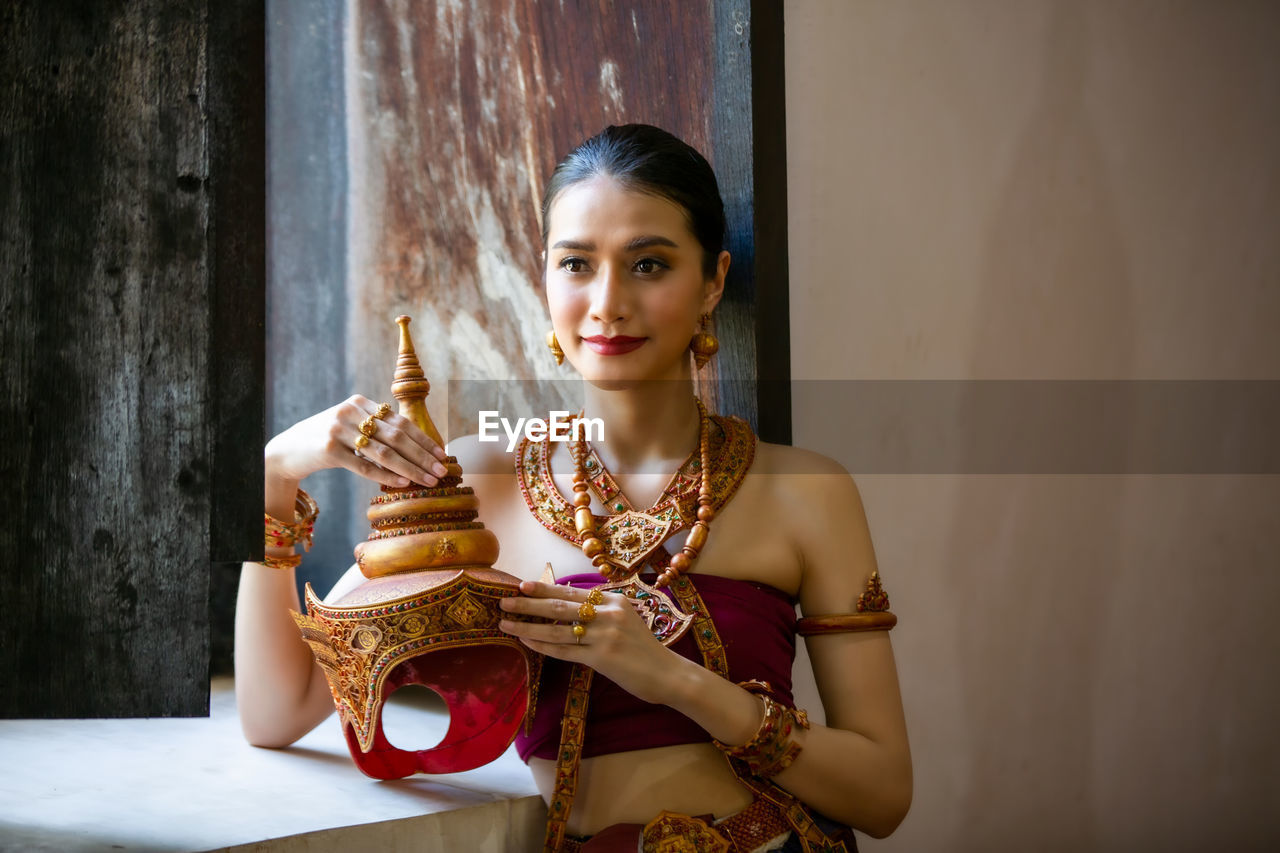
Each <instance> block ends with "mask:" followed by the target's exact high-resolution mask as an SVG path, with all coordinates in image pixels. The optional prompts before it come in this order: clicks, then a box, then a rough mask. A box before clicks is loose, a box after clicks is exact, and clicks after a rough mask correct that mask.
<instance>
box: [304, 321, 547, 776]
mask: <svg viewBox="0 0 1280 853" xmlns="http://www.w3.org/2000/svg"><path fill="white" fill-rule="evenodd" d="M396 322H397V323H399V325H400V353H399V357H398V359H397V362H396V370H395V379H394V381H393V382H392V385H391V390H392V393H393V394H395V396H396V399H397V400H398V401H399V404H400V414H402V415H404V416H405V417H407V418H409V419H410V420H412V421H413V422H414V423H415V424H417V425H418V427H419V428H421V429H422V431H423V432H425V433H426V434H427V435H428V436H430V437H431V438H432V439H434V440H435V441H436V442H437V443H440V444H443V443H444V442H443V441H442V440H441V438H440V433H439V431H438V430H436V428H435V425H434V424H433V423H432V422H431V417H430V415H428V414H427V408H426V402H425V401H426V396H427V393H428V391H429V390H430V384H429V383H428V382H427V380H426V377H425V376H424V375H423V372H422V367H421V365H420V364H419V363H418V358H417V355H416V354H415V352H414V347H413V340H412V338H411V337H410V335H409V318H408V317H405V316H401V317H398V318H397V319H396ZM445 465H446V466H447V467H448V469H449V470H448V474H447V475H446V476H445V477H443V478H441V480H440V482H439V484H438V485H436V486H433V487H430V488H428V487H425V486H421V485H414V484H411V485H409V486H407V487H405V488H391V487H388V486H383V487H382V494H380V495H378V496H377V497H375V498H374V499H373V501H372V503H371V504H370V506H369V512H368V516H369V521H370V523H371V524H372V527H373V530H372V532H371V533H370V534H369V539H368V540H367V541H365V542H361V543H360V544H359V545H357V546H356V549H355V550H356V561H357V563H358V564H359V566H360V570H361V572H362V573H363V574H364V576H365V577H366V579H367V580H365V582H364V583H363V584H361V585H360V586H359V587H357V588H356V589H354V590H352V591H351V592H349V593H347V594H346V595H344V596H342V597H341V598H339V599H338V600H337V601H334V602H330V603H325V602H322V601H320V599H319V598H318V597H317V596H316V594H315V591H314V590H312V588H311V585H310V584H308V585H307V588H306V602H307V615H305V616H304V615H302V614H299V613H295V614H293V617H294V620H295V621H296V622H297V623H298V627H299V629H301V631H302V636H303V639H305V640H306V641H307V644H308V645H310V646H311V649H312V651H313V652H314V653H315V656H316V660H317V661H318V662H319V664H320V667H321V668H322V669H323V670H324V673H325V676H326V677H327V678H328V680H329V688H330V690H331V691H332V693H333V700H334V704H335V705H336V706H337V708H338V715H339V719H340V722H341V723H342V727H343V731H344V733H345V735H346V738H347V745H348V746H349V747H350V749H351V755H352V757H353V758H354V759H355V762H356V764H357V765H358V766H359V767H360V769H361V770H362V771H364V772H365V773H366V774H368V775H370V776H373V777H374V778H378V779H399V778H401V777H404V776H408V775H410V774H412V773H419V772H420V773H452V772H455V771H459V770H469V769H471V768H474V767H479V766H480V765H482V764H486V763H488V762H490V761H492V760H493V759H495V758H497V757H498V756H499V755H501V754H502V753H503V752H504V751H505V750H506V748H507V747H508V746H509V745H510V744H511V741H512V740H513V739H514V738H515V735H516V732H517V731H518V730H519V727H520V725H521V723H522V721H523V720H524V719H525V714H526V711H527V710H528V705H529V702H530V686H531V685H532V684H536V682H537V676H538V669H539V666H540V664H541V657H540V656H538V655H537V654H535V653H533V652H531V651H529V650H528V649H527V648H526V647H525V646H524V645H523V644H521V643H520V642H519V641H518V640H517V639H515V638H514V637H512V636H510V635H509V634H505V633H503V632H502V631H500V630H499V629H498V621H499V619H501V618H503V615H504V614H503V611H501V610H500V609H499V607H498V602H499V600H500V599H502V598H505V597H509V596H514V595H518V594H519V589H518V584H519V580H518V579H517V578H515V577H513V576H511V575H509V574H507V573H505V572H501V571H498V570H495V569H494V568H492V566H493V563H494V561H495V560H496V559H497V558H498V540H497V537H495V536H494V535H493V533H492V531H490V530H487V529H485V527H484V524H482V523H481V522H479V521H477V520H476V518H477V516H478V515H479V508H478V504H477V501H476V496H475V493H474V491H473V490H472V489H470V488H469V487H466V486H463V485H462V468H461V466H459V465H458V462H457V459H456V458H454V457H452V456H451V457H448V459H447V460H446V462H445ZM409 684H419V685H422V686H425V687H427V688H430V689H431V690H433V691H435V692H436V693H438V694H439V695H440V696H441V697H442V698H443V699H444V701H445V703H446V705H447V706H448V709H449V715H450V719H449V729H448V732H447V733H446V734H445V737H444V739H443V740H442V741H441V742H440V743H439V744H438V745H436V746H435V747H432V748H430V749H422V750H416V751H410V750H405V749H400V748H399V747H396V746H394V745H392V744H391V743H390V742H389V741H388V740H387V738H386V736H385V735H384V734H383V731H382V716H381V712H382V707H383V704H384V703H385V701H386V698H387V697H388V696H390V695H391V694H392V693H393V692H395V691H396V690H397V689H398V688H400V687H403V686H405V685H409Z"/></svg>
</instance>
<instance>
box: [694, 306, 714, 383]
mask: <svg viewBox="0 0 1280 853" xmlns="http://www.w3.org/2000/svg"><path fill="white" fill-rule="evenodd" d="M701 322H702V328H701V329H699V330H698V332H697V333H696V334H695V335H694V336H693V340H691V341H689V350H690V352H692V353H693V363H694V364H696V365H698V369H699V370H701V369H702V368H703V367H705V366H706V364H707V362H708V361H710V360H711V356H713V355H715V354H716V353H717V352H719V351H720V340H719V339H718V338H717V337H716V336H715V335H713V334H711V333H710V332H708V331H707V324H708V323H710V322H711V315H710V314H703V315H702V321H701Z"/></svg>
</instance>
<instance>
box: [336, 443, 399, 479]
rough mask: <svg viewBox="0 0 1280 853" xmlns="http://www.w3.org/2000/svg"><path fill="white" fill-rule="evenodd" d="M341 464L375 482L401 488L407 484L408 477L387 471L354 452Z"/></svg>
mask: <svg viewBox="0 0 1280 853" xmlns="http://www.w3.org/2000/svg"><path fill="white" fill-rule="evenodd" d="M366 449H368V448H366ZM342 465H343V467H344V468H346V469H347V470H348V471H354V472H355V473H357V474H359V475H360V476H361V477H364V478H365V479H368V480H373V481H374V482H375V483H381V484H382V485H384V486H391V487H392V488H397V489H402V488H404V487H405V486H407V485H409V478H408V477H402V476H400V475H399V474H397V473H395V472H394V471H388V470H387V469H386V468H383V467H381V466H380V465H374V464H373V463H372V462H370V461H369V460H368V459H364V458H362V457H360V456H356V455H355V453H351V454H350V458H348V459H345V460H344V461H343V463H342Z"/></svg>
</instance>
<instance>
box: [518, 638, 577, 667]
mask: <svg viewBox="0 0 1280 853" xmlns="http://www.w3.org/2000/svg"><path fill="white" fill-rule="evenodd" d="M517 639H519V640H520V642H521V643H523V644H524V645H525V646H526V647H527V648H529V649H532V650H533V651H535V652H537V653H538V654H542V655H546V656H547V657H549V658H555V659H556V660H562V661H567V662H569V663H580V662H584V661H586V660H588V659H589V655H590V653H589V652H588V650H587V646H585V645H575V644H573V643H569V644H568V645H565V644H563V643H544V642H542V641H540V640H529V639H526V638H524V637H518V638H517Z"/></svg>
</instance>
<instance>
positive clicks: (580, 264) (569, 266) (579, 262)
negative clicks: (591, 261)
mask: <svg viewBox="0 0 1280 853" xmlns="http://www.w3.org/2000/svg"><path fill="white" fill-rule="evenodd" d="M559 267H560V269H562V270H564V271H565V272H568V273H579V272H586V271H587V262H586V261H585V260H583V259H582V258H578V257H574V256H573V255H570V256H569V257H567V258H561V259H560V264H559Z"/></svg>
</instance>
